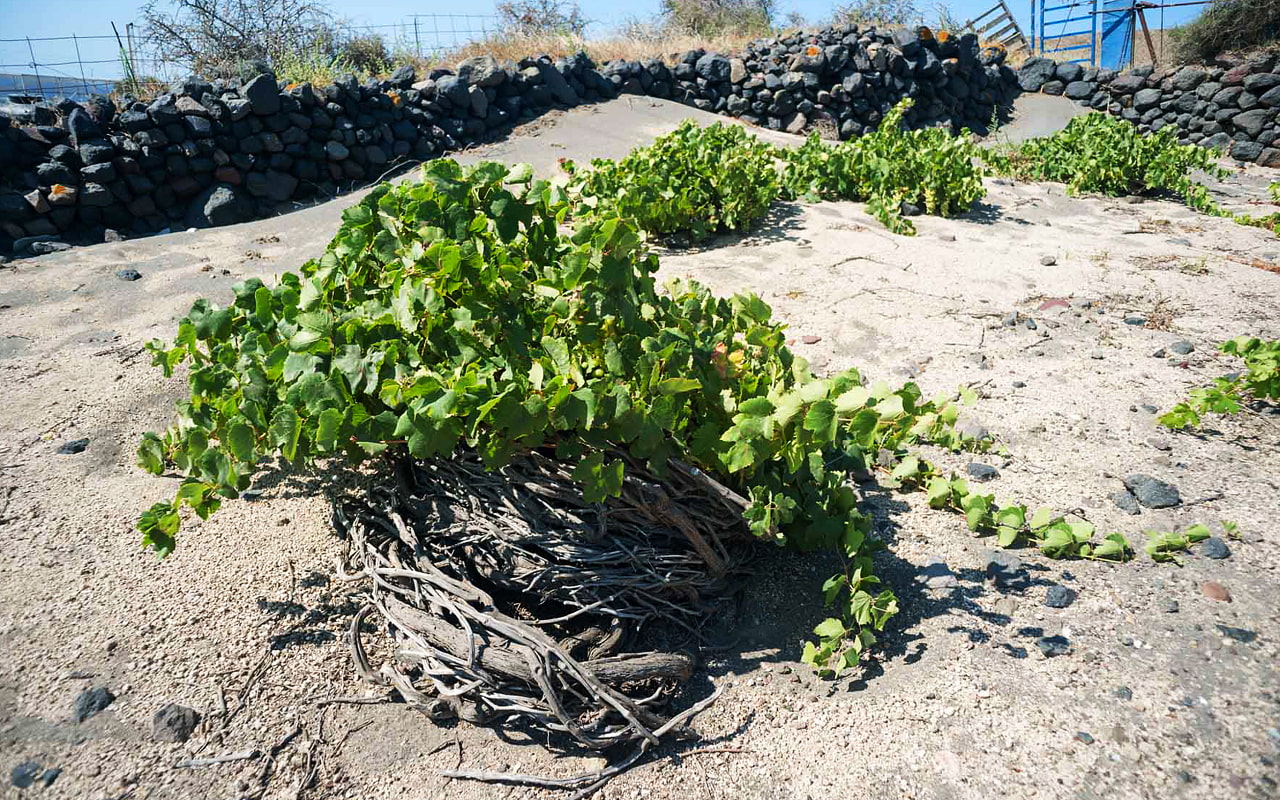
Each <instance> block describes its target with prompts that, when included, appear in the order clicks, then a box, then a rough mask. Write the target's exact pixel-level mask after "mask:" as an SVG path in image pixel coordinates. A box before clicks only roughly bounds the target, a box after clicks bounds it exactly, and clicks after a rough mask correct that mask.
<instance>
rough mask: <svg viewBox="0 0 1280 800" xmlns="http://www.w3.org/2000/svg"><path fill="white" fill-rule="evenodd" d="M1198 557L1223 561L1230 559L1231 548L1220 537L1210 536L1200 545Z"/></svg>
mask: <svg viewBox="0 0 1280 800" xmlns="http://www.w3.org/2000/svg"><path fill="white" fill-rule="evenodd" d="M1200 555H1202V556H1204V557H1205V558H1214V559H1219V560H1221V559H1224V558H1230V557H1231V548H1230V547H1227V543H1226V542H1225V541H1223V540H1222V537H1220V536H1210V537H1209V538H1208V539H1205V540H1204V541H1203V542H1202V543H1201V544H1200Z"/></svg>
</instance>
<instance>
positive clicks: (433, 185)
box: [139, 161, 962, 667]
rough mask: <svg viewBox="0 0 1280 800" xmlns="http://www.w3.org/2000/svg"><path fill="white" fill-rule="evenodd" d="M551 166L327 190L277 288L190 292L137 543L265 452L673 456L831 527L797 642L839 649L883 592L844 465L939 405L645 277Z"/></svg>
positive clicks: (785, 530)
mask: <svg viewBox="0 0 1280 800" xmlns="http://www.w3.org/2000/svg"><path fill="white" fill-rule="evenodd" d="M567 212H568V203H567V199H566V197H565V196H564V194H563V193H562V192H561V191H560V190H559V189H558V188H556V187H555V186H553V185H551V184H548V183H546V182H543V181H533V180H531V178H530V172H529V170H528V168H521V169H518V170H516V171H514V172H512V171H508V169H507V168H506V167H503V166H501V165H498V164H492V163H487V164H483V165H480V166H478V167H476V168H474V169H470V170H464V169H463V168H461V167H459V166H458V165H457V164H456V163H454V162H452V161H437V162H432V163H431V164H429V165H428V166H427V167H425V168H424V171H423V182H422V183H407V184H403V185H400V186H396V187H390V186H382V187H379V188H378V189H376V190H375V191H374V192H372V193H371V194H370V195H369V196H368V197H367V198H365V199H364V200H363V201H362V202H361V203H360V204H359V205H357V206H354V207H353V208H351V209H349V210H348V211H346V212H344V217H343V224H342V227H341V229H340V230H339V232H338V234H337V235H336V236H335V238H334V240H333V241H332V243H331V244H330V245H329V247H328V249H327V251H326V252H325V254H324V255H323V256H322V257H321V258H319V259H316V260H313V261H310V262H308V263H307V264H305V265H304V266H303V268H302V270H301V274H298V275H295V274H286V275H284V276H283V277H282V278H281V279H280V281H279V283H278V284H277V285H276V286H274V287H268V286H266V285H264V284H263V283H262V282H261V281H258V280H256V279H252V280H249V281H246V282H244V283H242V284H239V285H237V286H236V289H235V291H236V300H235V302H234V303H233V304H232V305H231V306H229V307H227V308H218V307H216V306H214V305H213V304H211V303H209V302H207V301H204V300H201V301H198V302H197V303H196V304H195V305H194V306H193V307H192V309H191V312H190V313H189V314H188V315H187V317H185V318H184V319H183V320H182V321H181V323H180V324H179V332H178V336H177V338H176V340H175V341H174V342H173V345H172V346H168V347H166V346H165V345H163V344H162V343H159V342H153V343H151V344H150V345H149V349H150V350H151V352H152V353H153V354H154V360H155V363H156V364H157V365H159V366H160V367H161V368H162V369H163V370H164V372H165V374H166V375H169V374H172V373H173V371H174V370H175V369H176V368H178V367H179V366H180V365H185V366H186V367H187V368H188V371H189V377H188V382H189V387H190V397H189V398H188V399H186V400H183V401H182V402H180V403H179V404H178V415H177V421H176V423H175V425H174V426H173V427H171V428H170V429H169V430H168V431H166V432H165V433H164V434H154V433H151V434H147V435H146V436H145V437H144V439H143V441H142V444H141V446H140V448H139V463H140V465H141V466H143V467H145V468H146V469H148V470H149V471H151V472H153V473H156V474H160V473H162V472H164V471H165V470H167V469H170V468H175V469H177V471H179V472H180V473H182V474H184V475H185V476H186V477H185V480H184V481H183V483H182V485H181V487H180V488H179V489H178V491H177V494H176V496H175V498H174V500H173V501H171V502H164V503H157V504H156V505H154V506H153V507H152V508H150V509H149V510H147V512H146V513H144V514H143V515H142V518H141V520H140V522H139V527H140V529H141V531H142V533H143V535H144V542H145V543H146V544H147V545H149V546H151V547H153V548H155V549H156V550H157V551H158V552H160V553H161V554H165V553H168V552H170V551H171V550H172V549H173V548H174V546H175V542H176V538H175V537H176V535H177V533H178V529H179V525H180V516H181V513H180V512H181V509H182V508H183V507H184V506H189V507H190V508H191V509H192V510H193V511H194V512H195V513H196V514H199V515H200V516H202V517H203V516H207V515H209V514H210V513H212V512H213V511H215V510H216V509H217V507H218V505H219V503H220V502H221V499H222V498H234V497H236V496H237V494H238V493H239V492H242V491H244V490H245V489H246V488H247V487H248V486H249V483H250V480H251V476H252V475H253V473H254V471H255V470H257V469H258V468H259V466H260V465H261V463H262V462H263V461H264V460H265V459H268V458H270V457H273V456H275V455H277V454H278V455H279V456H280V457H283V458H284V459H285V460H286V461H288V462H291V463H293V464H298V465H301V464H308V463H312V462H314V461H316V460H317V459H324V458H331V457H340V458H344V459H347V460H349V461H353V462H359V461H362V460H364V459H367V458H370V457H373V456H378V455H381V454H384V453H388V452H405V453H408V454H409V455H411V456H413V457H415V458H418V459H425V458H430V457H433V456H447V455H449V454H450V453H452V452H453V451H454V449H455V448H456V447H458V446H460V445H464V446H466V447H467V448H469V449H471V450H474V451H475V452H476V453H478V455H479V457H480V458H481V459H483V462H484V463H485V464H486V465H487V466H489V467H490V468H497V467H499V466H501V465H502V464H504V463H506V462H507V460H508V459H510V458H511V457H512V456H513V455H514V454H517V453H522V452H528V451H531V450H534V449H537V448H545V447H548V446H552V447H554V448H556V452H557V454H558V456H559V457H560V458H562V459H565V460H567V461H568V462H569V463H572V464H573V468H572V476H573V478H575V479H576V480H577V481H578V482H579V483H580V485H581V487H582V492H583V497H584V499H585V500H587V501H588V502H594V501H600V500H603V499H605V498H607V497H609V496H611V495H616V494H618V492H619V491H620V489H621V487H622V484H623V478H624V475H625V473H626V469H627V467H626V465H625V463H624V461H623V460H622V459H620V458H617V457H614V456H611V455H609V453H610V452H612V451H613V450H615V449H617V448H623V449H625V450H626V452H627V453H628V454H629V456H630V457H633V458H636V459H640V460H641V461H642V463H643V464H644V465H645V466H646V468H647V469H650V470H652V471H653V472H654V473H655V474H658V475H662V474H665V471H666V470H667V469H668V464H669V462H670V460H671V459H672V458H678V459H681V460H682V462H683V463H687V464H689V465H692V466H693V467H694V468H697V469H701V470H704V471H706V472H707V473H709V474H712V475H715V476H717V477H718V478H719V479H720V480H722V481H724V482H725V484H727V485H728V486H730V487H732V488H733V490H734V491H736V492H740V493H741V494H742V495H743V496H745V497H746V498H747V499H748V501H749V503H748V505H749V507H748V508H747V509H746V511H745V512H744V516H745V518H746V520H747V522H748V523H749V525H750V527H751V530H753V531H754V532H755V533H756V534H758V535H760V536H763V537H769V538H772V539H773V540H775V541H777V542H779V543H784V544H786V545H788V546H792V547H797V548H800V549H813V548H819V547H836V548H838V549H840V550H841V551H842V553H843V555H844V557H845V563H846V564H847V565H848V568H847V570H846V571H845V572H844V573H843V574H842V575H840V576H837V577H836V578H834V579H833V582H832V583H831V584H829V586H828V600H829V602H830V603H831V604H832V605H833V606H835V607H836V608H837V609H838V610H839V612H840V613H839V615H838V617H833V618H832V620H829V621H828V622H826V623H824V624H823V625H822V626H820V635H821V636H822V640H821V643H820V644H819V645H816V646H814V647H813V648H812V650H811V652H810V653H809V654H808V660H810V661H813V662H814V663H816V664H817V665H819V666H823V667H825V666H827V665H829V664H830V665H837V664H838V665H839V666H846V665H850V664H853V663H856V662H857V660H858V657H859V653H860V652H861V651H862V650H863V648H864V647H865V646H867V645H868V644H870V643H871V642H872V641H874V634H873V633H872V631H873V630H875V629H879V628H881V627H883V625H884V624H885V622H886V620H887V619H888V618H889V617H890V616H891V615H892V614H893V613H894V611H895V609H896V604H895V598H894V596H893V594H892V592H890V591H887V590H878V589H877V588H876V587H877V584H878V581H877V579H876V578H875V577H874V576H873V574H872V564H871V558H870V554H871V552H873V550H874V549H875V547H876V543H875V542H874V540H873V539H872V538H871V537H870V536H869V533H870V523H869V520H868V519H867V518H866V517H864V516H863V515H862V514H860V513H859V512H858V510H857V508H856V497H855V494H854V491H853V489H852V488H851V482H850V479H849V473H850V471H851V470H854V469H862V468H868V467H869V466H871V465H873V464H874V463H875V461H876V459H877V456H878V454H880V453H881V451H887V452H889V453H896V452H899V451H901V450H902V449H903V448H904V447H905V446H906V445H908V444H909V443H911V442H914V441H921V440H930V441H936V442H938V443H941V444H944V445H951V446H955V445H959V444H961V443H962V437H961V436H960V435H959V434H957V433H956V432H955V430H954V427H953V423H954V421H955V419H956V415H957V413H958V411H957V409H956V408H955V406H954V404H953V403H951V402H950V401H948V400H946V399H941V400H938V401H927V400H925V399H923V398H922V397H921V394H920V391H919V389H918V388H917V387H916V386H915V385H914V384H906V385H905V386H903V387H900V388H898V389H891V388H890V387H888V386H887V385H884V384H876V385H874V386H871V387H866V386H864V385H863V381H862V379H861V377H860V376H859V375H858V374H857V373H856V372H854V371H849V372H845V373H842V374H840V375H837V376H835V377H833V378H829V379H818V378H816V377H815V376H814V375H813V374H812V373H810V371H809V370H808V367H807V366H806V364H805V362H804V361H803V360H802V359H799V358H797V357H795V356H794V355H793V354H792V353H791V352H790V351H789V350H788V349H787V348H786V347H785V345H784V343H783V340H784V333H783V328H782V326H781V325H779V324H778V323H776V322H774V321H773V320H772V318H771V312H770V309H769V307H768V306H767V305H766V304H765V303H764V302H763V301H762V300H760V299H759V298H758V297H755V296H753V295H739V296H735V297H733V298H729V299H722V298H716V297H713V296H712V295H711V294H710V293H709V292H708V291H707V290H705V289H704V288H702V287H700V286H698V285H696V284H674V285H672V286H670V287H669V288H668V290H667V291H666V292H665V293H664V292H659V291H658V289H657V287H656V286H655V283H654V279H653V272H654V270H655V269H656V267H657V260H656V258H655V257H654V256H652V255H650V254H648V253H647V252H646V250H645V248H644V245H643V243H642V240H641V237H640V235H639V234H638V232H637V230H636V229H635V228H634V227H633V225H632V224H631V223H630V222H629V221H626V220H623V219H621V218H619V217H617V216H613V215H611V214H608V213H604V214H601V215H593V216H591V217H588V218H585V219H582V220H579V224H578V227H577V229H576V230H575V231H574V232H573V233H572V234H569V235H566V234H563V233H562V232H561V231H560V230H559V225H560V223H561V222H562V221H563V220H564V218H565V216H566V214H567Z"/></svg>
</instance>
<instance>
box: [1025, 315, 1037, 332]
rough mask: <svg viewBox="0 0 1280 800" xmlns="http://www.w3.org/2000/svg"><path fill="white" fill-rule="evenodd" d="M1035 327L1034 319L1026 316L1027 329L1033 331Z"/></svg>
mask: <svg viewBox="0 0 1280 800" xmlns="http://www.w3.org/2000/svg"><path fill="white" fill-rule="evenodd" d="M1035 329H1036V321H1035V320H1034V319H1032V318H1031V317H1027V330H1029V331H1034V330H1035Z"/></svg>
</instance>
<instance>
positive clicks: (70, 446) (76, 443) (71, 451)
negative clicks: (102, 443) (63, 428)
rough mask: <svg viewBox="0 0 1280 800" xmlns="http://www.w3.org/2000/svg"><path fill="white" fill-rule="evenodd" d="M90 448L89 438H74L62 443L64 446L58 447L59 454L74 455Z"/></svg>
mask: <svg viewBox="0 0 1280 800" xmlns="http://www.w3.org/2000/svg"><path fill="white" fill-rule="evenodd" d="M88 448H89V440H88V439H72V440H71V441H69V442H63V443H62V446H61V447H59V448H58V455H60V456H73V455H75V454H76V453H83V452H84V451H85V450H87V449H88Z"/></svg>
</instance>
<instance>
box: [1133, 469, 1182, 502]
mask: <svg viewBox="0 0 1280 800" xmlns="http://www.w3.org/2000/svg"><path fill="white" fill-rule="evenodd" d="M1124 486H1125V488H1126V489H1128V490H1129V491H1130V492H1132V493H1133V496H1134V497H1136V498H1138V502H1139V503H1141V504H1142V505H1144V506H1146V507H1147V508H1173V507H1174V506H1177V505H1181V504H1182V496H1181V495H1179V494H1178V487H1176V486H1174V485H1173V484H1171V483H1165V482H1164V481H1162V480H1159V479H1157V478H1153V477H1151V476H1150V475H1142V474H1134V475H1128V476H1126V477H1125V479H1124Z"/></svg>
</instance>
